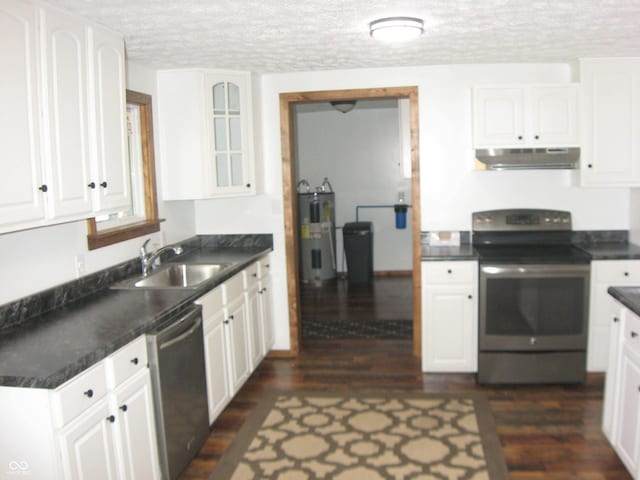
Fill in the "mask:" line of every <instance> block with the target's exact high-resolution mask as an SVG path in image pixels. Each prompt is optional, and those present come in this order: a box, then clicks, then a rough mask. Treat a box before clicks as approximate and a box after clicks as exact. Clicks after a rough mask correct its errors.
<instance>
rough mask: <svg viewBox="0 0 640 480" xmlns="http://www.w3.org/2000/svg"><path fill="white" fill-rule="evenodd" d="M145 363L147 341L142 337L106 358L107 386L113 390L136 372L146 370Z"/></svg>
mask: <svg viewBox="0 0 640 480" xmlns="http://www.w3.org/2000/svg"><path fill="white" fill-rule="evenodd" d="M147 363H148V361H147V340H146V338H145V336H144V335H142V336H141V337H138V338H137V339H136V340H134V341H132V342H130V343H128V344H127V345H125V346H124V347H122V348H121V349H120V350H118V351H117V352H114V353H112V354H111V355H110V356H109V357H107V359H106V360H105V366H106V371H107V386H108V387H109V388H115V387H116V386H118V385H120V384H121V383H122V382H124V381H125V380H127V379H128V378H130V377H131V376H132V375H133V374H135V373H136V372H138V371H140V370H142V369H144V368H147Z"/></svg>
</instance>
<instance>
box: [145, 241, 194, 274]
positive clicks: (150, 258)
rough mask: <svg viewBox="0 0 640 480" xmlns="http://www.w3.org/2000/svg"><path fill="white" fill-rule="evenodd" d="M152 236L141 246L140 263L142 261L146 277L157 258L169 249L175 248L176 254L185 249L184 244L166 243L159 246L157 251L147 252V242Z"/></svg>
mask: <svg viewBox="0 0 640 480" xmlns="http://www.w3.org/2000/svg"><path fill="white" fill-rule="evenodd" d="M149 240H151V239H150V238H148V239H147V240H146V241H145V242H144V243H143V244H142V247H140V263H142V276H143V277H146V276H147V275H149V272H150V271H151V269H152V268H153V264H154V262H155V261H156V260H158V259H159V258H160V255H162V254H163V253H164V252H166V251H167V250H173V253H175V254H176V255H180V254H181V253H182V252H183V251H184V249H183V248H182V245H166V246H164V247H162V248H159V249H158V250H156V251H155V252H147V244H148V243H149Z"/></svg>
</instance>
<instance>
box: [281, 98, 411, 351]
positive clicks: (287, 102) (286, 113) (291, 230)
mask: <svg viewBox="0 0 640 480" xmlns="http://www.w3.org/2000/svg"><path fill="white" fill-rule="evenodd" d="M389 98H393V99H398V98H408V99H409V112H410V128H411V225H412V228H413V232H412V249H413V255H412V261H413V271H412V283H413V354H414V355H415V356H417V357H419V356H420V354H421V339H422V335H421V332H422V318H421V317H422V312H421V276H420V273H421V269H420V260H421V246H420V150H419V130H418V87H417V86H411V87H388V88H364V89H353V90H326V91H315V92H298V93H281V94H280V140H281V143H282V193H283V197H284V234H285V251H286V252H285V253H286V265H287V293H288V303H289V337H290V342H291V346H290V350H289V351H288V352H282V353H283V354H285V355H288V356H295V355H297V354H298V353H299V352H300V343H301V337H300V334H301V332H300V308H299V307H300V288H299V287H300V286H299V283H298V282H299V279H298V261H299V260H298V248H299V246H298V235H297V220H296V219H297V198H298V197H297V195H296V193H297V192H296V168H295V159H294V151H295V149H294V141H295V137H294V135H295V132H294V128H293V121H294V116H293V113H294V111H293V110H294V109H293V106H294V105H295V104H296V103H303V102H305V103H307V102H329V101H333V100H365V99H368V100H371V99H389Z"/></svg>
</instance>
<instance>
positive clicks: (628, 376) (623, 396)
mask: <svg viewBox="0 0 640 480" xmlns="http://www.w3.org/2000/svg"><path fill="white" fill-rule="evenodd" d="M620 382H621V383H620V397H619V402H620V403H619V408H620V412H619V414H618V416H617V418H616V423H617V425H616V428H615V438H616V441H615V443H614V446H615V447H616V450H617V451H618V454H619V455H620V458H621V459H622V461H623V462H624V464H625V465H626V467H627V469H628V470H629V471H630V472H634V473H635V472H636V471H637V469H638V454H639V453H640V452H639V449H640V444H639V443H638V441H639V440H640V435H639V433H640V432H639V431H640V359H638V357H637V356H636V355H635V354H634V353H633V352H632V350H631V349H630V348H628V346H626V345H624V346H623V351H622V358H621V364H620Z"/></svg>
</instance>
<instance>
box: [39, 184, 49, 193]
mask: <svg viewBox="0 0 640 480" xmlns="http://www.w3.org/2000/svg"><path fill="white" fill-rule="evenodd" d="M38 190H40V191H41V192H44V193H46V192H47V190H49V187H47V186H46V185H40V186H39V187H38Z"/></svg>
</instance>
